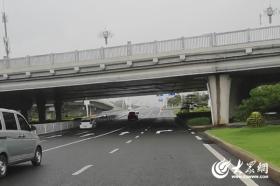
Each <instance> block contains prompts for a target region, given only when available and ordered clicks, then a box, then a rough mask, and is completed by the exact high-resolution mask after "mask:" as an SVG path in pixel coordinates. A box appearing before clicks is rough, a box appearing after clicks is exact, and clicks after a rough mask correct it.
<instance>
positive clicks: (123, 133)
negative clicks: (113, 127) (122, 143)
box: [119, 131, 129, 136]
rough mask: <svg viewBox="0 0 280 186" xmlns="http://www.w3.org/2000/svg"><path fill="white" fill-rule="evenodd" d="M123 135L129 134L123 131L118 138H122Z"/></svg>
mask: <svg viewBox="0 0 280 186" xmlns="http://www.w3.org/2000/svg"><path fill="white" fill-rule="evenodd" d="M125 134H129V132H128V131H125V132H122V133H120V134H119V135H120V136H123V135H125Z"/></svg>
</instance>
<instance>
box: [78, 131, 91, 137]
mask: <svg viewBox="0 0 280 186" xmlns="http://www.w3.org/2000/svg"><path fill="white" fill-rule="evenodd" d="M85 133H89V131H85V132H80V133H77V134H75V136H79V135H82V134H85Z"/></svg>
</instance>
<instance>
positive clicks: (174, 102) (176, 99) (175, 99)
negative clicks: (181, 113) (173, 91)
mask: <svg viewBox="0 0 280 186" xmlns="http://www.w3.org/2000/svg"><path fill="white" fill-rule="evenodd" d="M167 104H168V106H179V105H180V104H181V96H180V95H176V96H174V97H172V98H169V99H168V101H167Z"/></svg>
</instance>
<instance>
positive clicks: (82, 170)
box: [72, 165, 93, 176]
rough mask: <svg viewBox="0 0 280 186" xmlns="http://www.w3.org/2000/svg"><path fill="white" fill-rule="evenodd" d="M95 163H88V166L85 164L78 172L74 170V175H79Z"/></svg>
mask: <svg viewBox="0 0 280 186" xmlns="http://www.w3.org/2000/svg"><path fill="white" fill-rule="evenodd" d="M92 166H93V165H87V166H84V167H83V168H81V169H80V170H78V171H77V172H74V173H73V174H72V176H77V175H79V174H81V173H82V172H84V171H85V170H87V169H88V168H90V167H92Z"/></svg>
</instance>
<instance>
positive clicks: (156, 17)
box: [0, 0, 280, 57]
mask: <svg viewBox="0 0 280 186" xmlns="http://www.w3.org/2000/svg"><path fill="white" fill-rule="evenodd" d="M5 5H6V12H7V14H8V20H9V22H8V30H9V38H10V44H11V50H12V52H11V57H19V56H26V55H38V54H46V53H56V52H65V51H73V50H82V49H91V48H98V47H101V46H103V45H104V41H103V40H102V39H101V38H98V35H99V33H100V32H101V31H102V30H103V29H104V28H106V27H107V28H108V29H109V30H111V31H112V32H113V33H114V37H113V38H112V39H111V40H110V46H113V45H122V44H126V42H127V41H129V40H130V41H132V43H138V42H146V41H153V40H164V39H171V38H178V37H181V36H193V35H200V34H204V33H209V32H222V31H231V30H237V29H244V28H249V27H250V28H254V27H259V13H260V12H263V9H264V8H266V7H268V5H269V0H211V1H210V0H6V1H5ZM272 5H273V6H274V7H275V8H279V9H280V1H278V0H272ZM274 24H280V17H279V16H278V17H277V18H275V19H274ZM2 30H3V25H2V24H1V32H0V33H1V37H2V36H3V31H2ZM0 52H1V53H0V54H1V55H0V56H1V57H2V56H3V55H4V49H3V44H2V43H1V44H0Z"/></svg>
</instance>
